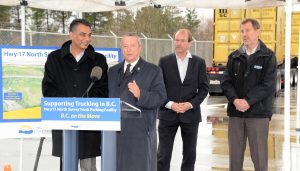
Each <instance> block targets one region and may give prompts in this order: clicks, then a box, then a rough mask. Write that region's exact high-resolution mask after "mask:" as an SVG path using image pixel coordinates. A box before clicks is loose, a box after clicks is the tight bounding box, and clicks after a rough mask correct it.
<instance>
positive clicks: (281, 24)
mask: <svg viewBox="0 0 300 171" xmlns="http://www.w3.org/2000/svg"><path fill="white" fill-rule="evenodd" d="M245 18H255V19H257V20H258V21H259V23H260V25H261V28H260V29H261V35H260V39H261V40H262V41H263V42H264V43H265V44H266V45H267V46H268V47H269V48H270V49H272V50H273V51H274V52H275V54H276V59H277V63H278V72H279V73H278V79H277V85H276V86H277V91H276V92H277V93H278V91H280V89H281V88H282V86H283V80H282V79H283V78H284V77H283V73H284V70H283V63H284V56H285V55H284V47H285V12H284V7H273V8H257V9H215V10H214V35H213V41H214V46H213V57H212V61H213V63H212V67H208V68H207V74H208V78H209V83H210V89H209V92H210V94H213V93H221V92H222V90H221V88H220V81H221V79H222V77H223V73H224V71H225V69H226V63H227V59H228V55H229V54H230V53H231V52H233V51H235V50H236V49H238V48H239V47H240V46H241V44H242V43H243V41H242V37H241V34H240V23H241V21H242V20H243V19H245ZM299 25H300V13H299V12H297V13H293V14H292V38H291V59H292V61H291V67H292V68H293V69H291V71H292V72H291V84H292V85H295V84H296V82H297V79H296V78H297V77H296V76H297V72H296V69H295V68H296V67H297V61H298V60H297V57H298V44H299V28H300V26H299Z"/></svg>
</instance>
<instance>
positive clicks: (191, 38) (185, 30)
mask: <svg viewBox="0 0 300 171" xmlns="http://www.w3.org/2000/svg"><path fill="white" fill-rule="evenodd" d="M177 33H186V34H187V35H188V42H191V41H192V40H193V36H192V33H191V31H190V30H188V29H179V30H177V31H176V32H175V33H174V35H173V37H174V38H175V35H176V34H177Z"/></svg>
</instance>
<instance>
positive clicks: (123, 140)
mask: <svg viewBox="0 0 300 171" xmlns="http://www.w3.org/2000/svg"><path fill="white" fill-rule="evenodd" d="M108 78H109V79H108V85H109V86H108V87H109V90H110V91H109V97H112V98H118V97H120V99H121V100H123V101H125V102H128V103H130V104H132V105H134V106H135V107H137V108H139V109H141V115H138V114H137V113H135V112H122V113H121V116H122V118H121V131H120V132H119V133H117V170H118V171H156V158H157V157H156V156H157V135H156V116H157V110H158V108H159V107H160V106H161V105H162V104H163V102H164V101H165V100H166V90H165V86H164V82H163V76H162V72H161V70H160V68H159V67H158V66H155V65H153V64H150V63H148V62H146V61H144V60H143V59H142V58H140V59H139V61H138V63H137V64H136V66H135V67H134V68H133V69H132V72H131V74H130V75H129V76H124V62H122V63H120V64H117V65H115V66H113V67H112V68H110V69H109V73H108ZM132 80H135V81H136V83H137V85H138V86H139V88H140V90H141V95H140V98H139V99H137V98H135V97H134V96H133V94H132V93H131V92H129V90H128V83H129V82H130V81H132Z"/></svg>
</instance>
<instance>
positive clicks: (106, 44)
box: [0, 29, 213, 66]
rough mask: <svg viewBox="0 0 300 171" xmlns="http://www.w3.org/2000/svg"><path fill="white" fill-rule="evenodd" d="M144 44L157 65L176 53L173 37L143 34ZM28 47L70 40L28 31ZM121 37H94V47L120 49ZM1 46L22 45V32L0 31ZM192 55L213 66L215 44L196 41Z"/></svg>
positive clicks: (145, 53) (147, 55)
mask: <svg viewBox="0 0 300 171" xmlns="http://www.w3.org/2000/svg"><path fill="white" fill-rule="evenodd" d="M141 35H142V36H140V37H141V40H142V43H143V46H144V47H143V51H142V54H141V55H142V57H143V58H144V59H145V60H146V61H149V62H151V63H154V64H157V63H158V61H159V58H160V57H162V56H165V55H168V54H170V53H172V52H174V49H173V40H172V36H170V35H168V37H169V39H158V38H148V37H146V36H145V35H144V34H141ZM25 37H26V45H27V46H29V45H30V46H61V45H62V43H63V42H65V41H67V40H68V39H69V35H68V34H60V33H49V32H35V31H26V35H25ZM120 41H121V36H120V35H116V34H114V33H110V34H103V35H93V36H92V43H91V44H92V45H93V46H94V47H97V48H98V47H101V48H114V47H120ZM0 45H19V46H20V45H21V31H20V30H7V29H0ZM190 52H191V53H192V54H195V55H198V56H200V57H202V58H204V59H205V61H206V65H207V66H211V65H212V53H213V42H212V41H199V40H194V41H193V44H192V47H191V49H190Z"/></svg>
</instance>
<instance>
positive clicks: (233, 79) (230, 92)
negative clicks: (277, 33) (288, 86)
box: [221, 40, 277, 118]
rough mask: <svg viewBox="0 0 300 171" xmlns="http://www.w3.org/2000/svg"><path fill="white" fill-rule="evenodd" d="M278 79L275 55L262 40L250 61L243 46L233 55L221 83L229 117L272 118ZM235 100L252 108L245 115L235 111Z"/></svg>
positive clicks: (229, 58)
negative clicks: (240, 100)
mask: <svg viewBox="0 0 300 171" xmlns="http://www.w3.org/2000/svg"><path fill="white" fill-rule="evenodd" d="M247 58H249V59H248V60H247ZM276 76H277V63H276V57H275V54H274V52H273V51H272V50H271V49H269V48H267V47H266V45H265V44H264V43H263V42H262V41H261V40H259V46H258V48H257V50H256V52H255V53H254V54H252V55H250V56H248V57H247V54H246V53H245V52H244V50H243V46H242V47H241V48H240V49H238V50H236V51H234V52H232V53H231V54H230V55H229V57H228V63H227V69H226V71H225V73H224V77H223V79H222V82H221V88H222V90H223V92H224V95H225V96H226V97H227V99H228V101H229V102H228V106H227V112H228V116H234V117H244V118H271V116H272V108H273V104H274V98H275V89H276ZM236 98H239V99H245V100H246V101H247V102H248V104H249V105H250V108H249V109H248V110H247V111H245V112H240V111H238V110H236V108H235V106H234V104H233V101H234V99H236Z"/></svg>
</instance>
